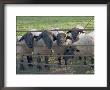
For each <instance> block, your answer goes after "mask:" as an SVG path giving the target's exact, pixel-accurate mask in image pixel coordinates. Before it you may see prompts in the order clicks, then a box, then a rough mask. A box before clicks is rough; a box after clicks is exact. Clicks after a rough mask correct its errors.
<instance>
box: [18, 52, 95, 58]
mask: <svg viewBox="0 0 110 90" xmlns="http://www.w3.org/2000/svg"><path fill="white" fill-rule="evenodd" d="M18 55H22V56H28V55H36V57H37V56H52V57H53V56H54V57H55V56H74V57H79V56H81V55H77V56H75V55H49V54H47V55H46V54H42V55H37V54H21V53H19V54H18ZM84 56H94V55H84Z"/></svg>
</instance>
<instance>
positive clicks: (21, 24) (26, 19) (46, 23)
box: [16, 16, 94, 74]
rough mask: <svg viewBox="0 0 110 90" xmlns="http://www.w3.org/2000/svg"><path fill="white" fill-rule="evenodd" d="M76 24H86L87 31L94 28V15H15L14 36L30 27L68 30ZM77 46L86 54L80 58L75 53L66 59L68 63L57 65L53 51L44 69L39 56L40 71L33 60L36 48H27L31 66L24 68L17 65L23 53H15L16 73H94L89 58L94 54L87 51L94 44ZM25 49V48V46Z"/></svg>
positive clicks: (43, 63) (42, 57)
mask: <svg viewBox="0 0 110 90" xmlns="http://www.w3.org/2000/svg"><path fill="white" fill-rule="evenodd" d="M77 25H80V26H83V27H85V26H86V25H87V26H86V28H85V29H86V30H87V32H88V33H89V32H91V31H93V30H94V17H93V16H17V17H16V30H17V32H16V36H22V35H24V34H25V33H26V32H24V31H30V30H32V29H36V30H38V31H43V30H51V29H54V28H59V29H67V30H68V29H72V28H74V27H75V26H77ZM19 31H23V32H19ZM65 32H66V31H65ZM25 47H26V45H24V48H25ZM78 47H79V48H82V49H81V50H83V49H84V50H85V51H86V53H87V54H88V55H87V54H85V53H84V54H83V55H82V56H81V58H80V56H79V54H78V55H76V56H75V57H74V58H72V59H69V61H68V64H69V65H64V60H62V61H61V63H62V65H58V60H57V58H58V57H57V53H58V52H54V53H52V55H50V57H49V60H48V61H49V63H48V64H47V66H48V67H49V68H46V69H45V65H46V64H45V62H44V56H40V57H41V63H40V64H41V66H42V70H41V71H39V69H37V67H36V65H37V64H36V63H35V62H34V61H35V60H36V53H35V51H36V49H34V48H33V50H31V51H33V52H32V53H31V52H30V51H29V50H28V54H32V58H33V62H32V64H33V68H29V67H27V68H26V69H25V70H20V69H19V65H20V64H19V63H20V60H22V59H23V53H17V54H16V55H17V58H16V66H17V67H16V73H17V74H94V60H92V61H93V62H92V63H91V58H90V57H92V59H94V54H93V55H92V56H90V55H89V53H88V52H94V50H91V51H89V49H90V48H91V47H93V49H94V46H93V45H90V46H78ZM63 48H65V47H63ZM25 49H26V50H27V48H25ZM25 49H24V51H23V52H24V55H25V54H27V53H26V52H25ZM37 49H41V50H43V48H42V47H38V48H37ZM21 50H23V49H21ZM34 54H35V55H34ZM85 57H86V59H85ZM24 58H26V57H24ZM21 64H22V63H21ZM25 64H26V62H25ZM40 64H39V65H40ZM22 65H23V64H22ZM27 65H28V64H27Z"/></svg>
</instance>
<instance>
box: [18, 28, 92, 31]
mask: <svg viewBox="0 0 110 90" xmlns="http://www.w3.org/2000/svg"><path fill="white" fill-rule="evenodd" d="M69 30H72V29H58V30H57V29H55V30H49V31H69ZM86 30H87V31H88V30H94V29H92V28H91V29H85V31H86ZM42 31H44V30H36V31H25V30H17V31H16V32H42Z"/></svg>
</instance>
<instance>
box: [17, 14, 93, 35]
mask: <svg viewBox="0 0 110 90" xmlns="http://www.w3.org/2000/svg"><path fill="white" fill-rule="evenodd" d="M90 20H91V21H90ZM88 22H89V24H88ZM87 24H88V26H87V27H86V29H93V28H94V16H17V17H16V30H25V31H28V30H31V29H37V30H48V29H52V28H60V29H71V28H73V27H75V26H76V25H81V26H83V27H85V26H86V25H87ZM22 34H24V32H17V35H22Z"/></svg>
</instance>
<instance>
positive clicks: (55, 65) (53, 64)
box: [17, 62, 94, 66]
mask: <svg viewBox="0 0 110 90" xmlns="http://www.w3.org/2000/svg"><path fill="white" fill-rule="evenodd" d="M24 63H25V62H22V63H21V62H17V64H24ZM26 64H32V65H48V66H94V64H88V65H72V64H68V65H63V64H61V65H58V64H45V63H39V64H37V63H26Z"/></svg>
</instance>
